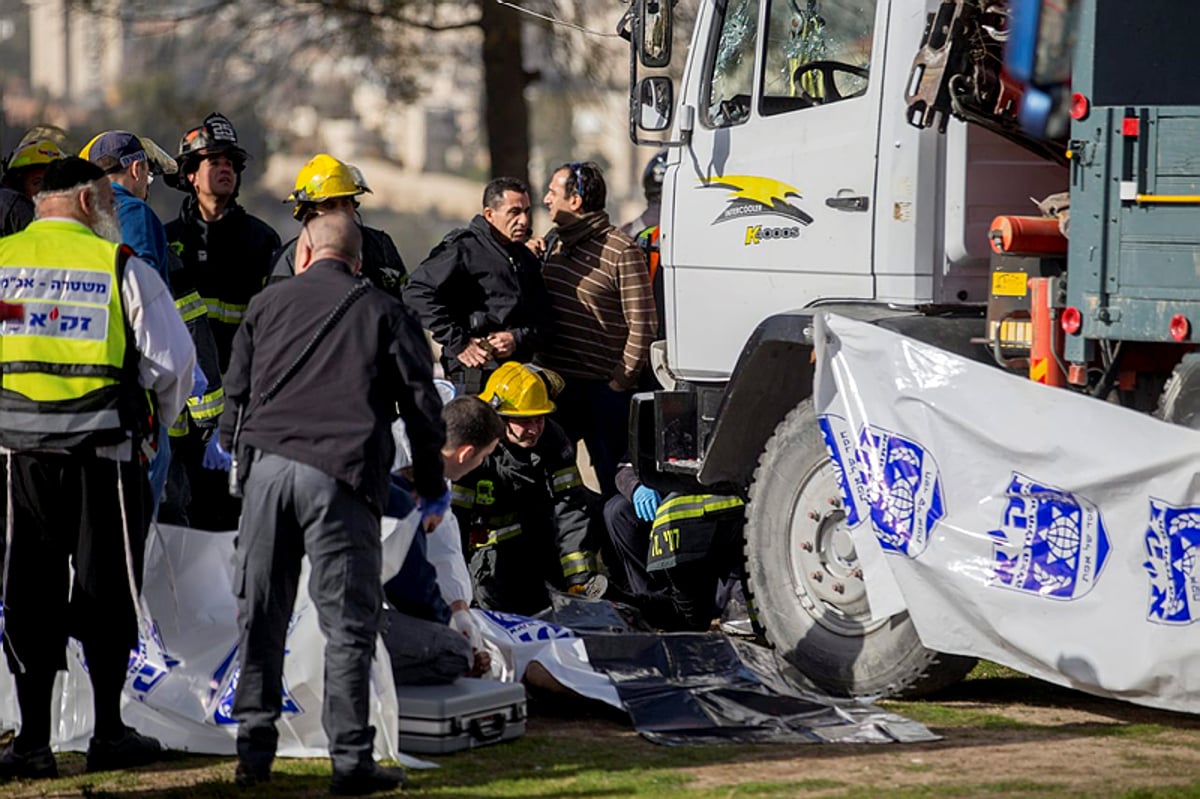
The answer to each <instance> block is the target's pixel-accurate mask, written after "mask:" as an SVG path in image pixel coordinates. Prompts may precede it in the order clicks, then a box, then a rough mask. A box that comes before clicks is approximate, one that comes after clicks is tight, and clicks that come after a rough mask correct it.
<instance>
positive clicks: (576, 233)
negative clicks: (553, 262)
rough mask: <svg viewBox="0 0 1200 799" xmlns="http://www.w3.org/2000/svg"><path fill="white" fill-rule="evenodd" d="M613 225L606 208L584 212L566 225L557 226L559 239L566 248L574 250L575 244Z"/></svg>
mask: <svg viewBox="0 0 1200 799" xmlns="http://www.w3.org/2000/svg"><path fill="white" fill-rule="evenodd" d="M610 227H612V223H611V222H609V221H608V212H607V211H604V210H600V211H592V212H591V213H587V214H584V215H583V216H581V217H579V218H578V219H576V220H575V221H574V222H571V223H569V224H566V225H560V226H559V227H557V228H555V230H556V231H558V240H559V241H560V242H561V243H562V248H563V249H564V250H568V251H569V250H573V249H575V245H577V244H579V243H580V242H581V241H587V240H588V239H590V238H593V237H595V236H597V235H599V234H601V233H603V232H605V231H607V230H608V229H609V228H610Z"/></svg>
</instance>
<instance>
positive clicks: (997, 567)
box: [988, 472, 1110, 600]
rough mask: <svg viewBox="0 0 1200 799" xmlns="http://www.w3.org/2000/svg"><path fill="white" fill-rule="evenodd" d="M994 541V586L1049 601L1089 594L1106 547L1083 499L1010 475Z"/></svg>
mask: <svg viewBox="0 0 1200 799" xmlns="http://www.w3.org/2000/svg"><path fill="white" fill-rule="evenodd" d="M1005 495H1006V496H1007V497H1008V503H1007V504H1006V505H1005V508H1004V518H1003V521H1002V522H1001V524H1002V526H1001V528H1000V529H997V530H990V531H988V535H990V536H991V537H992V539H993V543H994V546H993V549H992V552H993V555H994V556H995V561H994V562H993V564H992V585H996V586H999V587H1001V588H1008V589H1011V590H1013V591H1023V592H1025V593H1028V594H1034V595H1037V596H1043V597H1047V598H1050V599H1062V600H1072V599H1078V598H1079V597H1081V596H1083V595H1085V594H1086V593H1087V592H1088V591H1091V590H1092V586H1094V585H1095V584H1096V580H1097V579H1098V578H1099V576H1100V572H1101V571H1102V570H1103V569H1104V564H1105V562H1106V561H1107V560H1108V556H1109V550H1110V543H1109V538H1108V533H1107V532H1106V531H1105V529H1104V520H1103V518H1102V517H1101V516H1100V511H1099V509H1098V508H1097V507H1096V506H1095V505H1094V504H1093V503H1091V502H1089V501H1088V500H1087V499H1084V498H1083V497H1080V496H1078V495H1076V494H1072V493H1071V492H1069V491H1064V490H1063V489H1061V488H1056V487H1054V486H1051V485H1044V484H1041V483H1038V482H1037V481H1035V480H1033V479H1032V478H1029V477H1026V476H1025V475H1023V474H1020V473H1018V472H1014V473H1013V475H1012V479H1011V481H1010V482H1009V484H1008V488H1007V490H1006V491H1005Z"/></svg>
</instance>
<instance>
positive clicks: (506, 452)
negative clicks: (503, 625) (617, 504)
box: [450, 419, 596, 615]
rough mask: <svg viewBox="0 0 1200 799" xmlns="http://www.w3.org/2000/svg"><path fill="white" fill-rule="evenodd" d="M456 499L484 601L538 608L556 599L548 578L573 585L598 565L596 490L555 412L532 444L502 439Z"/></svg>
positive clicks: (458, 486) (461, 484)
mask: <svg viewBox="0 0 1200 799" xmlns="http://www.w3.org/2000/svg"><path fill="white" fill-rule="evenodd" d="M450 502H451V507H452V509H453V510H454V515H455V516H456V517H457V518H458V527H459V531H460V532H461V534H462V536H463V554H464V555H465V556H466V558H467V563H468V566H469V567H470V570H471V578H472V580H473V582H474V583H475V600H476V602H478V604H479V605H480V606H482V607H485V608H488V609H491V610H501V611H507V612H510V613H524V614H527V615H528V614H533V613H536V612H538V611H539V610H541V609H543V608H545V607H547V606H548V605H549V604H550V597H549V595H548V594H547V593H546V587H545V584H546V583H547V582H549V583H551V584H553V585H556V586H558V587H560V588H565V587H566V586H569V585H576V584H581V583H585V582H587V580H588V579H589V578H590V577H591V576H592V575H593V574H594V573H595V571H596V556H595V553H594V551H593V550H592V546H591V544H592V542H591V540H590V535H589V529H588V526H589V525H588V522H589V515H590V514H589V495H588V491H587V489H586V488H584V485H583V479H582V478H581V477H580V474H579V469H578V467H577V466H576V465H575V448H574V446H572V444H571V442H570V441H569V440H568V439H567V434H566V433H564V432H563V429H562V428H561V427H559V425H558V423H557V422H555V421H554V420H553V419H547V420H546V430H545V432H543V433H542V437H541V438H540V439H539V440H538V443H537V444H536V445H535V446H534V447H533V448H531V449H523V448H521V447H518V446H516V445H513V444H509V443H508V442H507V441H505V440H504V439H503V438H502V439H501V440H500V444H499V445H498V446H497V447H496V449H495V450H493V452H492V454H491V455H489V456H488V457H487V459H486V460H485V461H484V462H483V464H482V465H481V466H480V467H479V468H477V469H475V471H473V472H471V473H470V474H468V475H466V476H464V477H462V478H460V479H459V480H458V481H456V482H455V483H454V485H453V486H451V489H450Z"/></svg>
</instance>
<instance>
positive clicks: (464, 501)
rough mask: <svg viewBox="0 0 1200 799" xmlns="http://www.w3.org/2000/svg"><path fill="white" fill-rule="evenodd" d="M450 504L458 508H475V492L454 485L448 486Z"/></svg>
mask: <svg viewBox="0 0 1200 799" xmlns="http://www.w3.org/2000/svg"><path fill="white" fill-rule="evenodd" d="M450 504H451V505H455V506H457V507H459V508H473V507H475V492H474V491H472V490H471V489H469V488H463V487H462V486H460V485H457V484H454V485H451V486H450Z"/></svg>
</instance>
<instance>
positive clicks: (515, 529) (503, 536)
mask: <svg viewBox="0 0 1200 799" xmlns="http://www.w3.org/2000/svg"><path fill="white" fill-rule="evenodd" d="M520 534H521V525H520V524H510V525H508V526H507V527H497V528H496V529H494V530H488V537H487V540H486V541H484V542H483V543H482V544H476V545H475V549H480V548H481V547H490V546H493V545H495V544H499V543H500V542H501V541H507V540H509V539H510V538H516V537H517V536H519V535H520Z"/></svg>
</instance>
